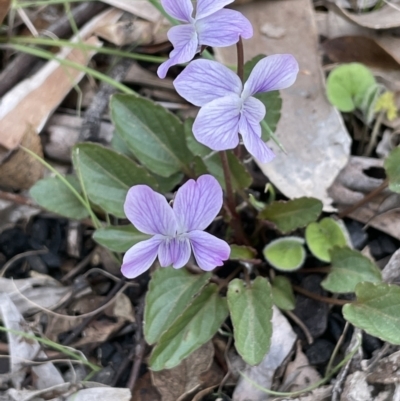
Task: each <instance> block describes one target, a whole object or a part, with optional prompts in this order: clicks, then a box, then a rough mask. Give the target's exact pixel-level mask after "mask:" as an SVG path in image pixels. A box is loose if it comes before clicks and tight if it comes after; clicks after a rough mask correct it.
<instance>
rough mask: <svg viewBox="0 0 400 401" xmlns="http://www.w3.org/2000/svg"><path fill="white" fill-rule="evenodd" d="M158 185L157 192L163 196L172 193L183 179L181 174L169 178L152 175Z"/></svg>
mask: <svg viewBox="0 0 400 401" xmlns="http://www.w3.org/2000/svg"><path fill="white" fill-rule="evenodd" d="M152 176H153V177H154V178H155V180H156V181H157V184H158V191H159V192H161V193H163V194H165V193H166V192H170V191H172V190H173V189H174V188H175V187H176V186H177V185H178V184H179V183H180V182H181V181H182V179H183V174H182V173H176V174H173V175H171V176H170V177H160V176H159V175H156V174H152Z"/></svg>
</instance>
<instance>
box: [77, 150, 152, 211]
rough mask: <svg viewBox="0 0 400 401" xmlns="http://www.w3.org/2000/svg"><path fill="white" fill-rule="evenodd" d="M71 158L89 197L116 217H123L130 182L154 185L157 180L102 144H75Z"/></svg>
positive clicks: (131, 183) (131, 184)
mask: <svg viewBox="0 0 400 401" xmlns="http://www.w3.org/2000/svg"><path fill="white" fill-rule="evenodd" d="M72 160H73V163H74V167H75V169H76V170H77V172H78V174H81V177H82V180H83V184H84V187H85V190H86V192H87V195H88V197H89V199H90V200H91V201H92V202H93V203H94V204H96V205H99V206H100V207H101V208H102V209H104V210H105V211H106V212H107V213H110V214H113V215H115V216H117V217H121V218H124V217H125V213H124V208H123V206H124V202H125V198H126V194H127V192H128V189H129V188H130V187H131V186H133V185H136V184H146V185H149V186H151V187H153V188H157V181H156V180H155V178H154V177H152V176H151V175H150V174H149V173H148V172H147V171H146V170H145V169H144V168H143V167H141V166H139V165H138V164H136V163H135V162H133V161H132V160H130V159H128V158H127V157H126V156H124V155H122V154H120V153H117V152H114V151H113V150H111V149H107V148H105V147H103V146H101V145H97V144H94V143H81V144H78V145H76V146H75V147H74V149H73V152H72Z"/></svg>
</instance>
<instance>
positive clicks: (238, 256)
mask: <svg viewBox="0 0 400 401" xmlns="http://www.w3.org/2000/svg"><path fill="white" fill-rule="evenodd" d="M256 255H257V252H256V250H255V249H254V248H251V247H249V246H244V245H231V254H230V256H229V259H230V260H249V259H254V258H255V257H256Z"/></svg>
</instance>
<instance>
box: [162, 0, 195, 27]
mask: <svg viewBox="0 0 400 401" xmlns="http://www.w3.org/2000/svg"><path fill="white" fill-rule="evenodd" d="M161 4H162V6H163V8H164V10H165V11H166V12H167V13H168V14H169V15H170V16H171V17H174V18H176V19H177V20H179V21H184V22H190V21H191V19H192V14H193V4H192V2H191V0H161Z"/></svg>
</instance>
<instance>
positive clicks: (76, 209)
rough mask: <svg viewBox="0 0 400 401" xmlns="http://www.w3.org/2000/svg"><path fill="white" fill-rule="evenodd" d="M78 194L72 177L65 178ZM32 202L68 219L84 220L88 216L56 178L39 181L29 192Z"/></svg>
mask: <svg viewBox="0 0 400 401" xmlns="http://www.w3.org/2000/svg"><path fill="white" fill-rule="evenodd" d="M65 178H66V179H67V180H68V182H69V183H70V184H71V185H72V186H73V187H74V188H75V189H76V190H77V191H78V192H80V188H79V182H78V180H77V179H76V177H74V176H66V177H65ZM29 193H30V195H31V196H32V198H33V200H34V201H35V202H36V203H37V204H38V205H39V206H41V207H43V208H45V209H47V210H49V211H50V212H53V213H56V214H59V215H60V216H64V217H67V218H69V219H77V220H80V219H84V218H86V217H88V216H89V213H88V212H87V210H86V208H85V207H84V206H83V204H82V203H81V202H80V201H79V200H78V199H77V197H76V196H75V195H74V194H73V193H72V192H71V191H70V189H69V188H68V187H67V186H66V185H65V184H64V183H63V182H62V181H61V180H60V179H59V178H57V177H49V178H44V179H42V180H39V181H38V182H37V183H36V184H35V185H34V186H33V187H32V188H31V189H30V191H29Z"/></svg>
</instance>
